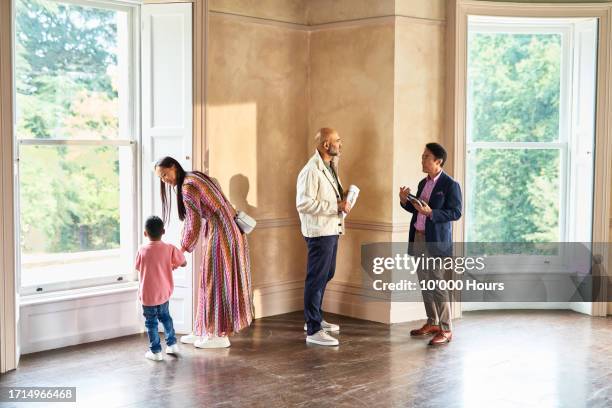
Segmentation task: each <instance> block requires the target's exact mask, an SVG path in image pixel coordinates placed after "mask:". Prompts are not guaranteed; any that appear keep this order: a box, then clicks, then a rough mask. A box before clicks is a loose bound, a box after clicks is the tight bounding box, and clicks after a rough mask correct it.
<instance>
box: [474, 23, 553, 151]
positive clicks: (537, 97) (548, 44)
mask: <svg viewBox="0 0 612 408" xmlns="http://www.w3.org/2000/svg"><path fill="white" fill-rule="evenodd" d="M468 49H469V50H468V91H467V92H468V140H470V141H475V142H494V141H495V142H550V141H556V140H558V139H559V98H560V83H561V35H560V34H507V33H480V32H471V33H470V34H469V36H468Z"/></svg>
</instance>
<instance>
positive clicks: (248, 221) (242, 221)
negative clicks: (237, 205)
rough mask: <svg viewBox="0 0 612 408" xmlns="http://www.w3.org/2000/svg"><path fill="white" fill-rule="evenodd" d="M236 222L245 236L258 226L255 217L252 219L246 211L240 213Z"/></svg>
mask: <svg viewBox="0 0 612 408" xmlns="http://www.w3.org/2000/svg"><path fill="white" fill-rule="evenodd" d="M234 221H236V224H237V225H238V228H240V231H242V232H243V233H244V234H250V233H251V232H252V231H253V230H254V229H255V225H257V221H255V219H254V218H253V217H250V216H249V215H248V214H247V213H245V212H244V211H238V214H236V218H234Z"/></svg>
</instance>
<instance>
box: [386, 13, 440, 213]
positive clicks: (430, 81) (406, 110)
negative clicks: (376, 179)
mask: <svg viewBox="0 0 612 408" xmlns="http://www.w3.org/2000/svg"><path fill="white" fill-rule="evenodd" d="M444 36H445V26H444V24H443V23H441V22H436V21H426V20H422V21H414V20H405V19H402V18H399V19H398V21H397V22H396V24H395V89H394V91H395V104H394V108H395V130H394V140H393V163H394V164H395V166H394V168H393V170H394V171H393V188H394V189H393V197H394V198H395V197H397V195H398V191H399V186H401V185H405V186H408V187H410V188H411V189H412V190H413V191H416V188H417V185H418V182H419V181H420V180H421V179H422V178H423V176H424V174H423V172H422V171H421V165H420V163H421V154H422V152H423V148H424V147H425V144H426V143H429V142H439V143H442V136H443V131H444V127H443V126H444V100H445V99H444V93H445V88H444V81H445V63H444V59H445V58H444V56H445V51H446V47H445V37H444ZM451 173H452V171H451ZM410 216H411V214H409V213H407V212H406V211H405V210H404V209H403V208H401V207H400V205H399V200H397V199H394V201H393V222H396V223H398V222H399V223H406V222H410Z"/></svg>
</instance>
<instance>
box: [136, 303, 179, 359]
mask: <svg viewBox="0 0 612 408" xmlns="http://www.w3.org/2000/svg"><path fill="white" fill-rule="evenodd" d="M168 306H169V302H166V303H164V304H163V305H158V306H144V305H143V306H142V313H143V315H144V317H145V326H146V328H147V334H148V335H149V348H150V349H151V351H152V352H153V353H159V352H160V351H161V343H160V340H159V333H158V331H159V325H158V323H157V321H158V319H159V321H160V322H161V323H162V325H163V326H164V332H165V333H166V344H167V345H168V346H172V345H173V344H176V336H175V335H174V326H173V325H172V317H170V309H169V307H168Z"/></svg>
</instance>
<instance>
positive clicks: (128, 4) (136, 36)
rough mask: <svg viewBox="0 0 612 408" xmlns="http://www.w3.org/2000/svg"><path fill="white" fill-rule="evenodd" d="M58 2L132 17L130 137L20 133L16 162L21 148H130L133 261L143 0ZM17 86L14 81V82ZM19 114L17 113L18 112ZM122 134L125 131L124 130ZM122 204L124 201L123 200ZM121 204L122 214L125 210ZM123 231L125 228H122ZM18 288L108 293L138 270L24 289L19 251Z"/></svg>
mask: <svg viewBox="0 0 612 408" xmlns="http://www.w3.org/2000/svg"><path fill="white" fill-rule="evenodd" d="M50 1H55V2H58V3H64V4H71V5H77V6H83V7H96V8H103V9H108V10H115V11H120V12H126V13H127V15H128V22H127V32H128V44H127V47H128V51H127V56H128V58H127V63H128V66H127V70H128V73H127V90H128V93H129V96H128V98H129V102H128V109H127V115H126V118H127V126H126V128H125V131H126V132H127V135H126V137H125V138H124V139H112V140H84V139H61V138H58V139H43V140H41V139H19V138H18V137H17V134H16V133H15V134H14V135H13V140H14V142H15V149H14V159H15V162H16V163H18V162H19V150H20V146H32V145H36V146H111V147H127V148H129V150H130V154H131V161H132V164H131V171H130V173H131V177H130V178H131V180H129V183H130V184H131V185H132V186H133V191H132V192H131V197H130V201H129V204H128V205H129V206H130V207H131V208H130V211H131V213H132V216H131V223H130V224H131V225H129V230H130V235H131V237H130V239H129V243H128V245H129V252H130V255H131V258H132V259H133V257H134V256H135V253H136V249H137V247H138V243H139V230H140V224H141V223H140V221H139V220H140V219H141V215H140V214H141V192H140V190H141V188H140V178H141V177H140V170H139V169H140V167H141V157H140V149H139V148H138V146H139V145H140V142H141V141H140V129H141V120H140V7H139V5H140V3H141V2H140V1H134V0H123V1H117V0H95V1H94V0H50ZM12 10H13V16H12V20H13V21H15V17H16V1H15V0H13V7H12ZM12 38H13V55H15V46H16V44H15V41H14V39H15V38H16V24H13V33H12ZM14 77H15V64H13V78H14ZM13 83H14V81H13ZM13 100H14V101H16V89H15V85H14V84H13ZM15 111H16V110H15ZM13 122H14V126H13V129H16V116H15V117H14V120H13ZM120 131H121V130H120ZM19 187H20V180H19V179H17V180H16V183H15V203H16V206H15V218H16V219H15V226H16V228H15V230H16V231H15V242H16V248H20V244H19V242H20V232H19V231H20V214H21V210H20V206H19ZM120 201H122V200H121V199H120ZM121 208H122V206H121V203H120V211H121ZM120 228H122V226H120ZM17 258H18V259H17V261H16V267H17V287H18V288H19V292H20V296H24V295H25V296H29V295H33V296H41V295H44V294H49V293H52V292H60V291H63V292H65V291H66V290H75V289H83V288H96V287H99V288H100V289H101V290H104V289H103V288H104V287H108V290H113V289H112V288H113V287H115V286H116V285H125V284H126V282H127V283H129V282H134V283H135V281H136V280H137V274H136V271H135V270H134V269H133V268H132V267H131V264H128V265H126V266H125V267H126V269H125V270H124V271H121V272H119V273H116V274H113V275H110V274H109V275H107V276H104V277H98V278H89V279H80V280H78V281H72V282H68V281H65V282H57V283H50V284H45V285H34V286H28V287H23V286H21V260H20V258H21V250H19V249H18V250H17ZM64 295H65V293H58V296H64Z"/></svg>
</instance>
